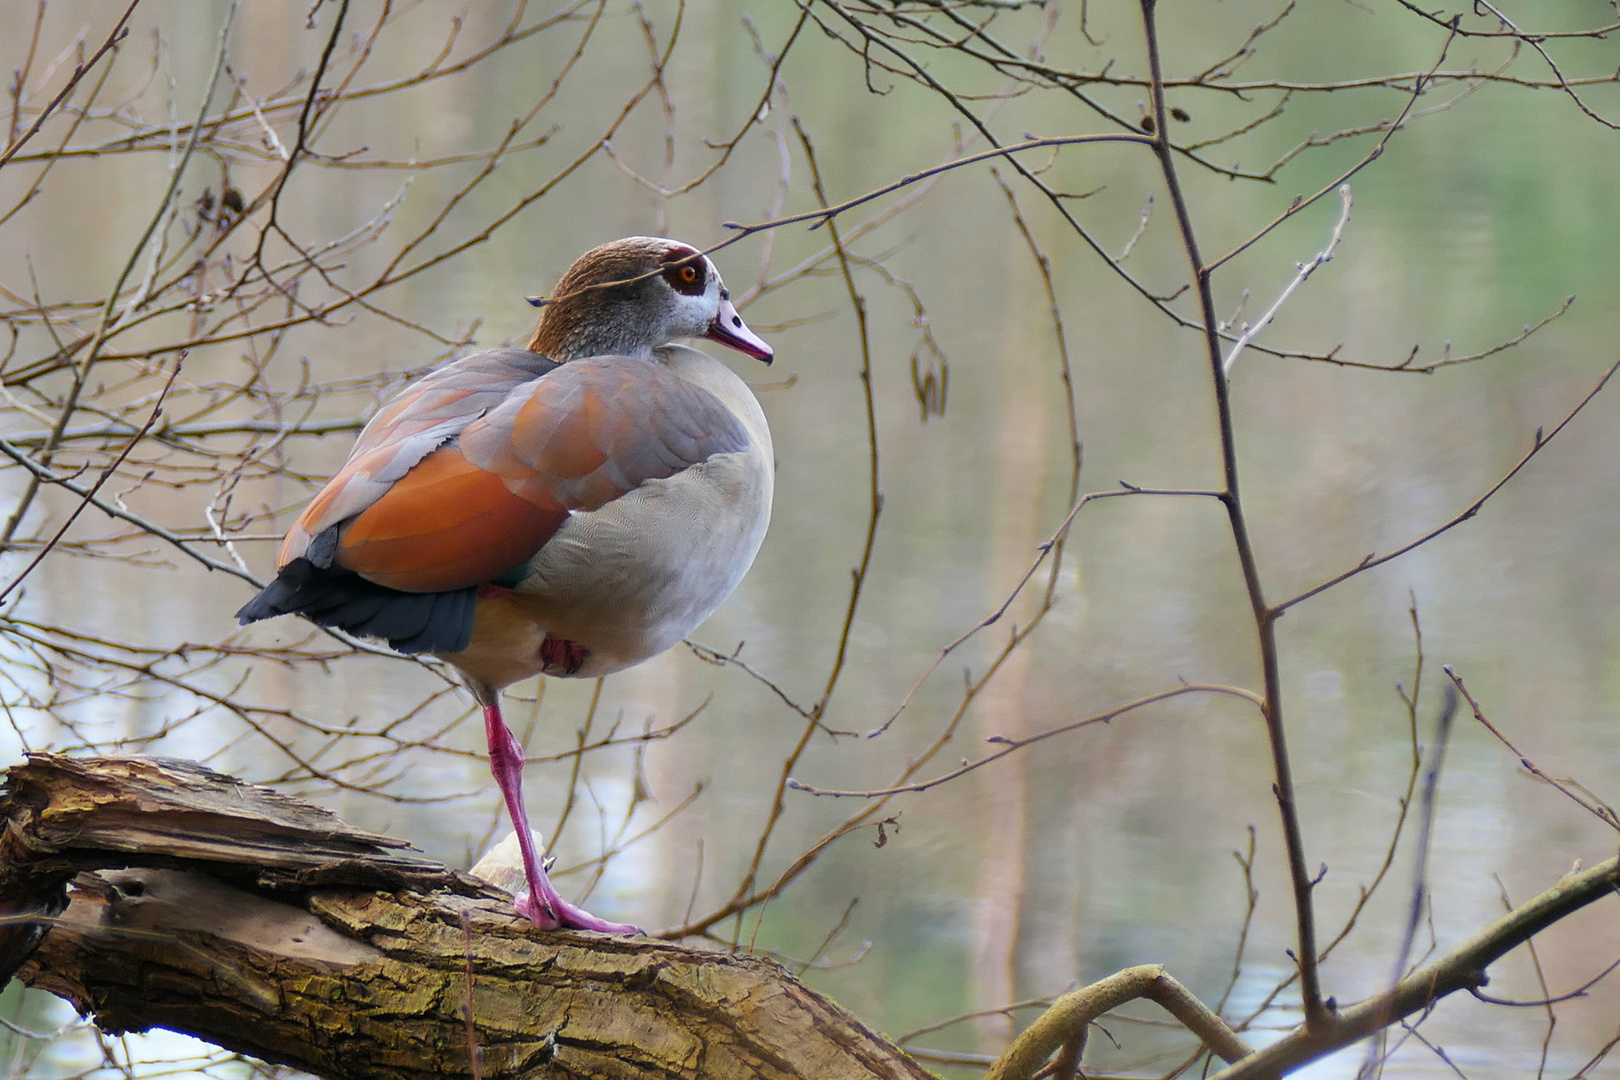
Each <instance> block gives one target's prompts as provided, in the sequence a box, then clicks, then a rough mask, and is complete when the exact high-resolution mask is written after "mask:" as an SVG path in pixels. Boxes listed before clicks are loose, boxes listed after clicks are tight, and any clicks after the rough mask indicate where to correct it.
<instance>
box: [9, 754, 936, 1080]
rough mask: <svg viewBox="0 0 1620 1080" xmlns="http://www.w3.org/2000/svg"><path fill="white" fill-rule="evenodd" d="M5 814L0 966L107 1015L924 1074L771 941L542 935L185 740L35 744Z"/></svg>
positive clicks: (638, 1070)
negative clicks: (59, 747)
mask: <svg viewBox="0 0 1620 1080" xmlns="http://www.w3.org/2000/svg"><path fill="white" fill-rule="evenodd" d="M0 823H3V831H0V976H10V975H11V974H13V973H15V974H16V975H17V977H19V978H21V979H22V980H23V981H24V982H25V983H27V984H28V985H30V986H36V987H40V988H43V989H46V990H49V991H51V992H52V993H55V994H58V995H60V996H61V997H63V998H66V999H67V1000H68V1001H70V1002H72V1004H73V1005H74V1006H75V1007H76V1008H77V1009H78V1010H79V1011H80V1013H82V1014H84V1015H86V1016H89V1017H92V1018H93V1019H94V1020H95V1022H96V1024H98V1025H99V1026H100V1027H101V1028H102V1029H103V1030H106V1031H109V1032H121V1031H142V1030H145V1029H148V1028H153V1027H162V1028H168V1029H171V1030H174V1031H180V1032H185V1033H187V1034H191V1035H195V1036H197V1037H199V1038H202V1039H206V1040H208V1041H210V1042H213V1043H216V1044H218V1045H220V1046H223V1047H226V1048H228V1049H231V1050H236V1051H241V1052H244V1053H248V1054H252V1055H255V1056H257V1057H260V1058H263V1059H265V1060H266V1061H270V1062H275V1063H278V1064H284V1065H290V1066H293V1067H295V1068H299V1069H304V1070H306V1071H309V1072H313V1073H316V1074H319V1075H321V1076H324V1077H330V1078H333V1080H347V1078H355V1080H373V1078H386V1080H415V1078H427V1077H435V1078H437V1077H451V1078H456V1077H468V1078H478V1080H482V1078H484V1077H490V1078H493V1077H542V1076H543V1077H548V1078H562V1077H613V1078H624V1080H632V1078H634V1080H641V1078H653V1077H657V1078H661V1080H662V1078H672V1077H705V1078H708V1077H713V1078H731V1077H736V1078H739V1080H740V1078H744V1077H746V1078H754V1077H770V1078H781V1080H790V1078H795V1077H815V1078H818V1080H843V1078H850V1080H855V1078H862V1080H865V1078H896V1080H899V1078H907V1080H920V1078H924V1077H928V1076H929V1075H930V1074H929V1073H927V1072H925V1071H924V1070H923V1069H922V1068H921V1067H920V1066H918V1065H917V1064H916V1063H915V1062H914V1061H912V1060H911V1059H910V1058H909V1057H907V1056H906V1054H905V1053H904V1052H902V1051H901V1050H899V1049H898V1048H897V1047H895V1046H893V1045H892V1044H890V1043H889V1042H887V1041H886V1040H884V1039H883V1038H882V1037H880V1036H878V1035H877V1034H875V1033H873V1032H872V1031H870V1030H869V1029H867V1028H866V1027H865V1026H863V1025H862V1024H861V1023H860V1022H859V1021H858V1020H856V1019H855V1018H854V1017H852V1016H850V1015H849V1014H848V1013H846V1012H844V1011H843V1010H842V1009H840V1008H839V1007H838V1006H837V1005H835V1004H833V1003H832V1002H831V1001H829V1000H828V999H826V998H825V997H822V996H821V995H819V994H817V993H815V992H814V991H812V990H810V989H809V988H807V987H805V986H804V985H803V984H802V983H800V982H799V981H798V980H797V979H796V978H794V977H793V976H792V975H791V974H789V973H788V972H787V971H785V970H784V969H783V968H782V967H781V966H780V965H778V964H775V963H773V962H771V961H770V960H766V959H761V958H758V957H750V956H732V955H727V954H723V953H716V952H711V951H705V950H700V949H693V948H688V947H684V946H680V945H673V944H668V943H665V942H658V941H650V940H648V939H646V938H620V937H610V936H605V935H598V934H587V933H580V932H568V933H543V932H541V931H539V930H537V929H536V928H535V927H534V926H532V925H531V924H529V923H528V922H527V921H525V920H523V919H520V918H518V917H517V916H516V915H515V914H514V913H513V911H512V907H511V898H510V896H508V895H507V894H506V893H504V892H502V891H501V890H499V889H497V888H495V887H494V886H492V885H489V884H487V883H485V882H483V881H480V880H479V879H477V878H474V877H472V876H471V875H469V874H466V873H464V872H461V871H457V870H452V869H450V868H448V867H445V866H442V865H440V864H438V863H435V862H433V861H431V860H429V859H426V858H424V857H422V856H421V855H419V854H416V853H415V852H414V851H411V850H410V849H409V847H408V845H406V844H404V843H403V842H401V841H398V840H394V839H390V838H388V837H383V836H378V835H375V834H371V833H366V832H362V831H360V830H358V829H354V828H352V827H350V826H348V825H346V824H344V823H343V822H342V821H340V820H338V818H336V817H335V816H334V815H332V814H331V813H329V812H327V811H325V810H323V809H321V808H319V807H316V806H314V805H312V804H310V803H306V802H303V801H301V800H298V799H293V798H289V797H287V796H284V795H279V794H277V793H276V792H273V791H271V790H269V789H267V788H263V787H258V786H255V785H252V784H247V783H244V782H242V781H240V780H237V779H234V778H232V777H229V776H224V775H222V774H220V773H217V772H213V771H212V770H209V769H206V768H204V767H202V766H200V765H196V764H193V763H190V762H185V761H178V760H174V759H166V758H140V757H119V758H75V757H66V756H63V755H58V754H32V755H29V758H28V760H27V762H26V763H25V764H22V765H17V766H13V767H12V768H11V769H10V770H9V772H8V774H7V777H6V782H5V790H4V791H3V793H0Z"/></svg>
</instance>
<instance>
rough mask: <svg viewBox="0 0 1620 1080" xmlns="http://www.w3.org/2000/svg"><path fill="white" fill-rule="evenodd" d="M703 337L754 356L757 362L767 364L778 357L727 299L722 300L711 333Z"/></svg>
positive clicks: (711, 324) (710, 326)
mask: <svg viewBox="0 0 1620 1080" xmlns="http://www.w3.org/2000/svg"><path fill="white" fill-rule="evenodd" d="M703 336H704V337H708V338H713V339H714V340H715V341H718V342H719V343H720V344H722V345H726V346H729V347H730V348H733V349H736V350H737V351H738V352H740V353H744V354H746V355H748V356H752V357H753V358H754V359H755V360H763V361H765V362H766V363H767V364H768V363H770V362H771V359H772V358H773V357H774V356H775V355H776V354H775V353H774V352H772V351H771V347H770V346H769V345H767V344H765V342H764V341H763V340H761V339H760V338H759V336H758V335H756V334H755V333H754V332H753V331H752V330H750V329H748V324H747V323H745V322H743V321H742V316H741V315H738V314H737V309H736V308H734V307H732V306H731V301H730V300H729V299H726V298H725V297H722V298H721V300H720V312H719V314H717V315H715V317H714V322H712V323H710V324H709V332H708V333H707V334H705V335H703Z"/></svg>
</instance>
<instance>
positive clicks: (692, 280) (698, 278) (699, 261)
mask: <svg viewBox="0 0 1620 1080" xmlns="http://www.w3.org/2000/svg"><path fill="white" fill-rule="evenodd" d="M682 259H691V260H692V261H691V262H684V263H683V262H681V260H682ZM663 261H664V262H665V263H668V264H673V265H667V266H665V267H664V280H665V281H667V282H669V287H670V288H672V289H674V290H675V291H676V292H678V293H681V294H682V295H684V296H701V295H702V294H703V290H704V289H705V288H707V287H708V284H709V274H708V270H707V269H706V267H705V265H704V261H703V257H702V256H701V255H699V254H698V253H697V252H696V251H694V250H692V249H691V248H674V249H672V250H671V251H670V252H669V253H668V254H666V255H665V256H664V259H663Z"/></svg>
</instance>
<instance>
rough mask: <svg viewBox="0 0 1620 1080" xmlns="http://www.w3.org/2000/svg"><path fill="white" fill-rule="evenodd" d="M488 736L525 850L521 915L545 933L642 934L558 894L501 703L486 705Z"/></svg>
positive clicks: (520, 758)
mask: <svg viewBox="0 0 1620 1080" xmlns="http://www.w3.org/2000/svg"><path fill="white" fill-rule="evenodd" d="M484 734H485V735H486V736H488V738H489V771H490V772H492V773H494V774H495V784H496V786H498V787H499V788H500V789H501V797H502V798H504V799H505V800H506V812H507V814H508V815H509V816H510V817H511V819H512V825H513V827H514V828H515V829H517V837H518V846H519V847H520V848H522V849H523V876H524V877H526V878H528V879H529V891H528V892H527V893H524V894H523V895H521V896H519V897H518V898H517V910H518V914H519V915H522V916H524V917H525V918H527V919H528V920H529V921H531V922H533V923H534V924H535V925H536V926H538V927H540V929H542V930H558V929H561V930H595V931H597V932H598V933H603V934H639V933H641V930H639V929H638V928H636V927H634V926H631V925H630V924H629V923H614V922H608V921H607V920H606V919H598V918H597V917H596V916H595V915H592V914H591V913H590V912H588V911H584V910H583V909H581V908H577V907H575V906H574V905H573V904H570V903H569V902H568V901H566V900H564V899H563V898H562V897H561V896H560V895H558V893H557V890H556V889H555V888H554V887H553V886H552V884H551V880H550V879H549V878H547V877H546V870H545V867H543V866H542V865H541V864H540V858H539V855H538V853H536V851H535V850H534V838H533V837H532V836H530V834H529V815H528V812H527V811H526V810H524V808H523V748H522V747H521V746H519V745H518V741H517V739H515V738H513V736H512V732H511V730H510V729H508V728H507V726H506V721H505V720H503V719H502V718H501V707H500V705H498V704H490V705H485V706H484Z"/></svg>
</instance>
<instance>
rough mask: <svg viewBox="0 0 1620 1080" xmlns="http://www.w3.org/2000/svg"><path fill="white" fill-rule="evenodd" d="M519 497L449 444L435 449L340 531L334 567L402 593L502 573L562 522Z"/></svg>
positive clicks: (562, 516) (559, 515)
mask: <svg viewBox="0 0 1620 1080" xmlns="http://www.w3.org/2000/svg"><path fill="white" fill-rule="evenodd" d="M567 517H568V513H567V511H566V510H564V509H562V508H561V507H558V506H556V505H555V504H553V505H552V506H541V505H537V504H536V503H535V502H533V501H530V500H529V499H523V498H519V497H518V496H516V495H514V494H512V492H511V491H509V490H508V489H507V486H506V484H505V483H504V482H503V481H502V480H501V478H500V477H499V476H497V475H495V474H494V473H491V472H487V471H485V470H484V469H481V468H479V467H478V466H476V465H474V464H473V463H472V462H470V461H468V460H467V459H466V458H465V457H463V456H462V455H461V452H460V451H459V450H457V449H456V448H454V447H445V448H443V449H440V450H435V451H434V452H433V453H431V454H429V455H428V456H427V457H425V458H423V459H422V460H421V462H420V463H419V464H417V465H416V467H415V468H413V469H411V471H410V472H408V473H407V474H405V476H404V477H402V478H401V479H400V480H398V481H396V482H395V483H394V485H393V487H391V488H390V489H389V491H388V494H387V495H384V496H383V497H382V498H381V499H379V500H377V502H375V503H373V504H372V505H371V506H370V507H369V508H367V509H366V510H365V511H364V512H363V513H361V514H359V515H358V516H357V517H355V518H354V519H353V520H352V521H350V522H349V524H348V525H347V526H346V527H345V528H344V530H343V534H342V538H341V539H340V540H339V541H338V550H337V556H336V559H335V560H334V561H335V562H336V563H337V564H338V565H339V566H342V567H344V568H345V569H348V570H353V571H354V572H355V573H357V574H359V575H361V576H362V577H364V578H366V579H368V580H370V581H374V582H376V583H377V584H379V585H385V586H387V587H389V588H391V589H399V590H402V591H404V592H437V591H440V590H446V589H459V588H462V587H464V586H466V585H467V584H469V583H474V582H480V581H488V580H490V579H492V578H495V577H498V576H500V575H501V574H504V573H506V572H507V571H508V570H510V569H512V567H514V566H517V565H519V564H520V563H522V562H523V561H524V560H525V559H527V558H528V557H529V556H531V555H533V554H534V553H535V551H536V550H538V549H539V547H540V545H541V544H544V543H545V542H546V541H547V540H548V539H550V537H551V535H552V534H553V533H555V532H556V531H557V529H558V528H559V527H560V526H561V525H562V523H563V522H564V521H565V520H566V519H567Z"/></svg>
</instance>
